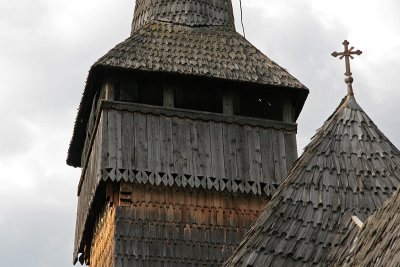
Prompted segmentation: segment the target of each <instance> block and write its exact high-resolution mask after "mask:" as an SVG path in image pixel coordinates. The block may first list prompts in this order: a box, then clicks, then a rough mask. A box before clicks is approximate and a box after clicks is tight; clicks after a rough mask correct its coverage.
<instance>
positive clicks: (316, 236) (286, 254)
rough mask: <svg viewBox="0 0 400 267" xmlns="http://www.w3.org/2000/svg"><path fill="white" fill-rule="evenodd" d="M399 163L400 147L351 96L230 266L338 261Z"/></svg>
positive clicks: (398, 178)
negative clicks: (359, 223) (395, 144)
mask: <svg viewBox="0 0 400 267" xmlns="http://www.w3.org/2000/svg"><path fill="white" fill-rule="evenodd" d="M399 166H400V152H399V150H398V149H397V148H395V147H394V146H393V145H392V144H391V143H390V141H389V140H388V139H387V138H386V137H385V136H384V134H383V133H382V132H381V131H380V130H379V129H378V128H377V127H376V125H375V124H374V123H373V122H372V121H371V119H370V118H369V117H368V115H367V114H366V113H365V112H364V111H363V110H362V109H361V107H360V106H359V105H358V104H357V103H356V101H355V99H354V96H352V95H348V96H346V97H345V98H344V100H343V101H342V103H341V104H340V106H339V107H338V108H337V109H336V111H335V112H334V114H333V115H332V116H331V117H330V118H329V119H328V120H327V121H326V122H325V124H324V126H323V127H322V128H321V129H320V130H319V131H318V132H317V134H316V135H315V136H314V137H313V139H312V141H311V143H310V144H309V145H308V146H307V147H306V149H305V151H304V153H303V155H302V156H301V157H300V158H299V159H298V160H297V161H296V163H295V164H294V167H293V168H292V169H291V171H290V172H289V174H288V176H287V178H286V180H285V181H284V182H283V184H282V185H281V186H280V187H279V188H278V190H277V193H276V194H275V195H274V197H273V198H272V200H271V202H270V203H269V204H268V205H267V207H266V208H265V209H264V211H263V212H262V214H261V216H260V217H259V219H258V220H257V221H256V222H255V223H254V224H253V226H252V227H251V229H250V231H249V232H248V233H247V235H246V237H245V239H244V241H243V242H242V243H241V245H240V246H239V248H238V249H237V250H236V251H235V253H234V255H233V256H232V257H231V258H230V260H228V262H227V263H226V265H225V266H285V265H286V266H313V265H315V266H329V265H332V264H333V266H336V265H334V261H335V260H336V259H337V258H338V257H339V256H340V254H341V253H344V252H345V250H346V248H347V244H349V243H350V244H351V242H352V240H353V239H354V237H355V235H356V233H357V232H356V231H354V228H355V227H357V226H356V225H355V224H354V222H353V220H352V216H357V217H358V218H359V219H360V220H361V221H365V220H366V219H367V218H368V216H370V215H372V214H373V212H374V211H375V210H377V209H378V208H379V207H381V206H382V205H383V203H384V201H385V200H387V199H388V198H389V197H390V196H391V195H392V193H393V192H394V191H396V189H397V188H398V187H399V184H400V170H399ZM396 208H397V207H396ZM371 230H372V229H371ZM364 245H365V243H360V244H359V249H360V250H364V249H363V248H362V247H363V246H364ZM364 252H365V253H366V252H367V251H364ZM356 265H357V266H369V265H368V264H361V265H358V264H356ZM381 266H388V265H381Z"/></svg>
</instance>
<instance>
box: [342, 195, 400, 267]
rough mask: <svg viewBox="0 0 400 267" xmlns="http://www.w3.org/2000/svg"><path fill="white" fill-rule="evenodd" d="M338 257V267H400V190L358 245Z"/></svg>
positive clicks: (365, 230) (367, 226)
mask: <svg viewBox="0 0 400 267" xmlns="http://www.w3.org/2000/svg"><path fill="white" fill-rule="evenodd" d="M349 251H350V253H344V254H342V257H338V259H337V262H336V263H335V265H336V266H399V265H400V192H399V190H398V191H396V193H395V194H394V195H393V196H392V197H391V198H390V199H389V200H388V201H387V202H386V203H385V205H384V206H383V207H382V208H381V209H379V210H378V211H377V212H376V213H375V214H374V215H373V216H371V217H370V218H369V219H368V220H367V222H366V224H365V225H364V227H363V228H362V229H361V231H360V233H359V234H358V235H357V238H356V240H355V244H352V243H349V244H348V246H347V248H346V252H349Z"/></svg>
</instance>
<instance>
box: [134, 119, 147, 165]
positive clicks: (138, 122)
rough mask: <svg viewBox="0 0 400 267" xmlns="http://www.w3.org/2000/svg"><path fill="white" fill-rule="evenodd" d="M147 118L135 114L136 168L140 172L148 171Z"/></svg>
mask: <svg viewBox="0 0 400 267" xmlns="http://www.w3.org/2000/svg"><path fill="white" fill-rule="evenodd" d="M147 150H148V149H147V116H146V115H144V114H141V113H135V166H137V168H138V169H139V170H147V169H148V166H147V165H148V160H147V157H148V151H147Z"/></svg>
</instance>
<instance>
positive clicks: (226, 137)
mask: <svg viewBox="0 0 400 267" xmlns="http://www.w3.org/2000/svg"><path fill="white" fill-rule="evenodd" d="M222 131H223V144H224V167H225V177H226V178H228V179H236V178H237V163H236V133H235V126H234V125H231V124H223V128H222Z"/></svg>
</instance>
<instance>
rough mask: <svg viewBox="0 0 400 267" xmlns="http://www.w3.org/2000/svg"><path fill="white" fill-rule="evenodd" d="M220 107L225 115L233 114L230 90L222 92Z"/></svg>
mask: <svg viewBox="0 0 400 267" xmlns="http://www.w3.org/2000/svg"><path fill="white" fill-rule="evenodd" d="M222 109H223V113H224V114H225V115H233V97H232V93H231V91H224V92H223V95H222Z"/></svg>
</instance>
